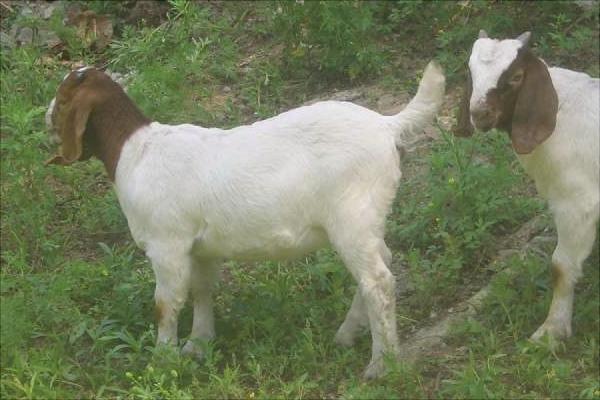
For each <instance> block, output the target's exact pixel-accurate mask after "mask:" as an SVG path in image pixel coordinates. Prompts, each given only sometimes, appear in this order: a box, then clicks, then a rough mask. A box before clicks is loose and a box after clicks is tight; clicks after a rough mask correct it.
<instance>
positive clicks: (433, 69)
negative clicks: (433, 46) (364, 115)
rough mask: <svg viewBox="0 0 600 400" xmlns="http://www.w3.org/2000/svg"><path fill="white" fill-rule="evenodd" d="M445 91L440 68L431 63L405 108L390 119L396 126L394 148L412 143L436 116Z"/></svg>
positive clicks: (444, 79)
mask: <svg viewBox="0 0 600 400" xmlns="http://www.w3.org/2000/svg"><path fill="white" fill-rule="evenodd" d="M445 89H446V78H445V76H444V72H443V71H442V67H441V66H440V65H439V64H438V63H437V62H436V61H431V62H429V64H428V65H427V67H426V68H425V72H424V73H423V78H421V82H420V83H419V90H418V91H417V94H416V95H415V97H413V99H412V100H411V101H410V103H408V105H407V106H406V108H405V109H404V110H402V111H400V112H399V113H398V114H396V115H394V116H392V117H390V118H391V119H392V121H393V123H394V124H395V125H396V136H395V140H396V146H398V147H401V146H404V145H407V144H409V143H410V142H412V141H413V140H412V139H413V138H414V137H415V136H416V135H418V134H419V133H421V132H422V131H423V129H424V128H425V126H427V124H429V123H430V122H431V121H432V120H433V118H434V117H435V115H436V114H437V112H438V110H439V108H440V106H441V105H442V102H443V101H444V92H445Z"/></svg>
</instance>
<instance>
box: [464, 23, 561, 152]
mask: <svg viewBox="0 0 600 400" xmlns="http://www.w3.org/2000/svg"><path fill="white" fill-rule="evenodd" d="M530 37H531V34H530V33H529V32H525V33H523V34H522V35H520V36H519V37H518V38H516V39H514V40H510V39H508V40H493V39H490V38H488V37H487V34H486V33H485V31H483V30H482V31H480V32H479V39H477V41H475V44H474V45H473V50H472V51H471V56H470V58H469V77H468V81H467V89H466V90H465V93H464V98H463V100H462V102H461V105H460V108H459V115H458V124H457V127H456V129H455V134H456V135H457V136H470V135H471V134H472V133H473V127H475V128H477V129H479V130H482V131H488V130H490V129H492V128H498V129H502V130H504V131H506V132H508V133H509V135H510V138H511V141H512V144H513V148H514V149H515V151H516V152H517V153H519V154H528V153H531V152H532V151H533V150H534V149H535V147H536V146H538V145H539V144H540V143H542V142H543V141H544V140H546V139H547V138H548V137H549V136H550V135H551V134H552V132H553V131H554V128H555V126H556V113H557V111H558V97H557V95H556V91H555V90H554V86H553V85H552V80H551V78H550V74H549V73H548V68H547V67H546V65H545V64H544V62H543V61H541V60H540V59H539V58H537V57H536V56H534V55H533V54H532V53H531V50H530V48H529V39H530Z"/></svg>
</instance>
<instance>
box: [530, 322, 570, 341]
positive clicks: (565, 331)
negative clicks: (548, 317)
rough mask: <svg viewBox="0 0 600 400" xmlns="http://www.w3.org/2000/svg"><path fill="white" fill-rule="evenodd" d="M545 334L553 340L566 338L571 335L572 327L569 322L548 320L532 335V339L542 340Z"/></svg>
mask: <svg viewBox="0 0 600 400" xmlns="http://www.w3.org/2000/svg"><path fill="white" fill-rule="evenodd" d="M544 336H547V337H549V338H550V339H552V340H560V339H566V338H568V337H570V336H571V327H570V326H569V324H564V323H557V322H551V321H546V322H544V323H543V324H542V326H540V327H539V328H538V329H537V330H536V331H535V332H534V334H533V335H531V340H532V341H534V342H540V341H541V340H542V338H543V337H544Z"/></svg>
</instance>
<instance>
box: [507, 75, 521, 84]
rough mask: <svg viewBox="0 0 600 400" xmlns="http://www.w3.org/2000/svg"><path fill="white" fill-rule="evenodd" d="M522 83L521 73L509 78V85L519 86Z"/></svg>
mask: <svg viewBox="0 0 600 400" xmlns="http://www.w3.org/2000/svg"><path fill="white" fill-rule="evenodd" d="M521 81H523V72H517V73H516V74H514V75H513V76H512V77H511V78H510V81H509V83H510V85H519V84H521Z"/></svg>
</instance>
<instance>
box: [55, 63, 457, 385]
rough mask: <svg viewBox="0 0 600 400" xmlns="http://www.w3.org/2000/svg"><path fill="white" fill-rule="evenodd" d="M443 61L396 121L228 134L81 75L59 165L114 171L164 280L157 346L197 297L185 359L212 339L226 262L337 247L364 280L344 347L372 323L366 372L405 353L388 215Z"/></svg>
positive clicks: (59, 112) (329, 108) (298, 122)
mask: <svg viewBox="0 0 600 400" xmlns="http://www.w3.org/2000/svg"><path fill="white" fill-rule="evenodd" d="M444 82H445V79H444V75H443V74H442V72H441V69H440V68H439V67H438V66H436V65H435V64H433V63H432V64H430V65H429V66H428V68H427V69H426V70H425V73H424V76H423V79H422V80H421V84H420V85H419V90H418V92H417V95H416V96H415V98H414V99H413V100H412V101H411V102H410V104H409V105H408V106H407V107H406V108H405V109H404V110H403V111H402V112H400V113H399V114H397V115H394V116H382V115H380V114H378V113H376V112H374V111H370V110H368V109H366V108H363V107H360V106H358V105H355V104H352V103H347V102H334V101H327V102H320V103H316V104H313V105H311V106H306V107H300V108H297V109H294V110H291V111H288V112H285V113H283V114H280V115H278V116H276V117H273V118H270V119H267V120H264V121H259V122H256V123H254V124H252V125H249V126H240V127H237V128H233V129H229V130H221V129H217V128H210V129H208V128H202V127H199V126H194V125H187V124H185V125H177V126H172V125H165V124H160V123H158V122H151V121H150V120H149V119H148V118H146V117H145V116H144V115H143V114H142V113H141V112H140V110H139V109H138V108H137V107H136V106H135V105H134V104H133V102H132V101H131V100H130V99H129V98H128V97H127V95H126V94H125V92H124V91H123V90H122V89H121V87H120V86H119V85H118V84H116V83H115V82H113V81H112V80H111V79H110V78H109V77H108V76H107V75H106V74H105V73H103V72H101V71H98V70H96V69H93V68H84V69H80V70H77V71H74V72H72V73H70V74H69V75H67V77H66V78H65V80H64V81H63V83H62V84H61V85H60V86H59V88H58V92H57V95H56V99H55V101H54V107H52V110H49V112H48V116H49V118H48V119H49V122H50V125H51V126H52V127H54V129H55V130H56V134H57V136H58V141H59V142H60V143H61V147H60V154H59V155H57V156H55V157H54V158H52V159H51V160H49V162H50V163H55V164H62V165H67V164H71V163H73V162H75V161H77V160H82V159H86V158H88V157H90V156H92V155H94V156H97V157H98V158H99V159H100V160H102V161H103V162H104V165H105V166H106V170H107V172H108V175H109V177H110V178H111V179H112V180H114V183H115V189H116V192H117V196H118V198H119V203H120V204H121V208H122V210H123V213H124V214H125V216H126V217H127V221H128V224H129V228H130V230H131V234H132V236H133V238H134V240H135V241H136V243H137V244H138V245H139V246H140V247H141V248H142V249H143V250H144V251H145V252H146V254H147V256H148V258H149V259H150V260H151V262H152V267H153V269H154V273H155V275H156V291H155V301H156V310H157V315H158V342H159V343H172V344H176V343H177V319H178V314H179V311H180V310H181V308H182V307H183V304H184V302H185V301H186V298H187V296H188V292H191V295H192V298H193V307H194V316H193V324H192V332H191V335H190V338H189V340H188V341H187V343H186V344H185V346H184V347H183V351H184V352H188V353H193V354H196V355H201V353H202V350H201V346H199V343H198V341H199V340H208V339H210V338H212V337H213V336H214V334H215V332H214V322H213V307H212V299H211V297H212V290H213V286H214V283H215V280H216V277H217V271H218V267H219V263H220V261H221V260H224V259H233V260H260V259H289V258H293V257H298V256H302V255H304V254H306V253H308V252H310V251H313V250H316V249H318V248H320V247H323V246H325V245H328V244H331V245H332V246H333V248H334V249H335V250H336V251H337V252H338V254H339V255H340V257H341V258H342V260H343V262H344V264H345V266H346V267H347V269H348V270H349V271H350V273H351V274H352V276H353V277H354V279H355V280H356V282H357V284H358V290H357V291H356V294H355V296H354V300H353V301H352V305H351V307H350V311H349V312H348V315H347V316H346V319H345V321H344V322H343V323H342V325H341V327H340V328H339V330H338V332H337V334H336V337H335V339H336V341H337V342H338V343H341V344H344V345H351V344H352V342H353V340H354V338H355V337H356V335H357V334H358V333H359V332H360V330H361V328H362V327H370V330H371V335H372V340H373V342H372V343H373V346H372V356H371V362H370V363H369V365H368V367H367V369H366V371H365V375H366V376H367V377H374V376H377V375H379V374H381V373H382V372H383V371H384V362H383V354H384V353H385V352H389V353H391V354H396V353H397V352H398V338H397V334H396V314H395V279H394V276H393V275H392V273H391V272H390V270H389V265H390V263H391V252H390V250H389V249H388V247H387V246H386V244H385V242H384V227H385V218H386V215H387V213H388V212H389V210H390V206H391V203H392V200H393V199H394V196H395V193H396V189H397V186H398V182H399V179H400V175H401V174H400V165H399V155H398V151H397V146H400V145H402V138H403V137H405V135H412V134H413V133H416V132H419V131H420V130H422V129H423V127H424V126H425V125H426V124H427V123H429V121H430V120H431V119H432V118H433V117H434V115H435V113H436V110H437V109H438V107H439V106H440V104H441V102H442V99H443V94H444V85H445V83H444Z"/></svg>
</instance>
